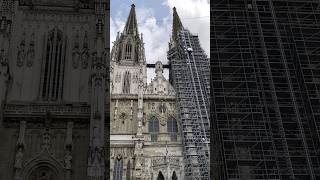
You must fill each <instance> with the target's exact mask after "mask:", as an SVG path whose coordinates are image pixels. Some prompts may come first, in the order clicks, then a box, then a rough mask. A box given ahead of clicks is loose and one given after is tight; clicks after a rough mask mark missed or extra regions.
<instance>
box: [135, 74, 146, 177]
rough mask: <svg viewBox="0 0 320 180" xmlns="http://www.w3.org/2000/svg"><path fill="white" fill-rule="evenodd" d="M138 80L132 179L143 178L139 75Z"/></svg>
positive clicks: (141, 91)
mask: <svg viewBox="0 0 320 180" xmlns="http://www.w3.org/2000/svg"><path fill="white" fill-rule="evenodd" d="M139 80H140V81H139V87H138V114H137V120H138V129H137V133H136V135H135V137H134V144H135V150H134V158H135V164H134V173H133V179H134V180H142V179H145V178H144V174H143V169H142V167H143V164H144V163H143V161H144V157H143V143H144V136H143V131H142V120H143V92H144V82H143V79H142V78H141V76H140V78H139Z"/></svg>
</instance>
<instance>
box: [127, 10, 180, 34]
mask: <svg viewBox="0 0 320 180" xmlns="http://www.w3.org/2000/svg"><path fill="white" fill-rule="evenodd" d="M182 29H183V25H182V23H181V20H180V17H179V15H178V13H177V10H176V8H175V7H174V8H173V24H172V38H173V40H176V39H177V36H178V33H179V31H181V30H182ZM124 34H133V35H138V23H137V18H136V10H135V5H134V4H132V5H131V10H130V13H129V16H128V19H127V22H126V26H125V28H124Z"/></svg>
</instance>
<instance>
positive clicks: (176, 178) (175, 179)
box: [172, 171, 178, 180]
mask: <svg viewBox="0 0 320 180" xmlns="http://www.w3.org/2000/svg"><path fill="white" fill-rule="evenodd" d="M172 180H178V177H177V174H176V171H173V173H172Z"/></svg>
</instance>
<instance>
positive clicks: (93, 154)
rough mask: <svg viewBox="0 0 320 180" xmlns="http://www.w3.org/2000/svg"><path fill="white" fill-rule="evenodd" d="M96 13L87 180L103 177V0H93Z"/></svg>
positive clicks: (104, 70) (97, 179)
mask: <svg viewBox="0 0 320 180" xmlns="http://www.w3.org/2000/svg"><path fill="white" fill-rule="evenodd" d="M95 3H96V4H95V13H96V36H97V40H96V52H94V54H93V59H92V61H93V62H92V67H91V68H92V69H91V79H90V80H91V116H90V142H89V153H88V168H87V176H88V179H89V180H104V179H105V145H104V135H105V134H104V126H105V122H104V120H105V117H104V116H105V107H104V105H105V101H104V100H105V83H106V72H107V71H106V61H107V58H109V57H105V56H104V54H106V53H107V52H105V51H106V50H107V49H106V48H105V43H104V37H103V34H104V19H105V18H104V17H105V3H106V2H105V1H103V0H99V1H95Z"/></svg>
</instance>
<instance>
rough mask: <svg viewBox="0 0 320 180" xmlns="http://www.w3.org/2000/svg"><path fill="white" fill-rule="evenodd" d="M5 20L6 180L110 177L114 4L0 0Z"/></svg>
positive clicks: (0, 65) (0, 49)
mask: <svg viewBox="0 0 320 180" xmlns="http://www.w3.org/2000/svg"><path fill="white" fill-rule="evenodd" d="M0 14H1V20H0V21H1V22H0V102H1V104H0V179H1V180H64V179H66V180H71V179H73V180H103V179H106V176H108V175H107V174H108V169H107V167H109V166H108V164H109V150H108V149H109V148H108V146H109V142H108V139H109V131H108V129H107V128H105V127H108V126H107V125H105V124H108V122H107V121H108V112H109V105H108V104H109V99H108V98H109V93H108V92H109V82H108V81H109V80H108V77H109V74H108V66H109V65H108V62H109V61H110V60H109V59H110V58H109V54H110V53H109V52H110V48H109V44H110V43H109V28H108V27H109V24H108V23H109V3H108V2H107V1H103V0H100V1H89V0H76V1H74V0H55V1H52V0H0Z"/></svg>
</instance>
